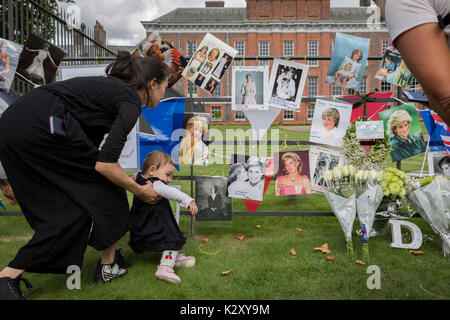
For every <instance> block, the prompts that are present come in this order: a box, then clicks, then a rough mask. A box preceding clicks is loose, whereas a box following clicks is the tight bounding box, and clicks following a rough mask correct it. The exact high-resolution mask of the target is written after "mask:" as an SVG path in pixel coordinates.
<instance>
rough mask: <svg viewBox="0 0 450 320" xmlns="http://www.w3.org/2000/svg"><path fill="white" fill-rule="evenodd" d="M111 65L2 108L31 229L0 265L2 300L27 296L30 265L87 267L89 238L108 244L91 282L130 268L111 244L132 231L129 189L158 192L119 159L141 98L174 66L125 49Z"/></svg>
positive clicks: (10, 163)
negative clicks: (96, 74) (13, 254)
mask: <svg viewBox="0 0 450 320" xmlns="http://www.w3.org/2000/svg"><path fill="white" fill-rule="evenodd" d="M106 73H107V77H81V78H72V79H69V80H66V81H62V82H57V83H53V84H50V85H47V86H42V87H39V88H37V89H34V90H32V91H31V92H30V93H28V94H26V95H25V96H22V97H21V98H19V99H17V100H16V101H15V102H14V103H13V104H12V105H11V106H10V107H9V108H8V109H7V110H6V111H5V112H4V113H3V115H2V117H1V118H0V161H1V163H2V164H3V166H4V168H5V171H6V175H7V178H8V181H9V182H10V184H11V187H12V189H13V191H14V195H15V197H16V199H17V202H18V203H19V205H20V207H21V209H22V212H23V214H24V216H25V218H26V219H27V221H28V223H29V224H30V226H31V227H32V228H33V230H34V232H35V233H34V235H33V237H32V239H31V240H30V241H29V242H28V243H27V244H26V245H25V246H24V247H22V248H21V249H20V250H19V252H18V253H17V255H16V257H15V258H14V259H13V260H12V261H11V262H10V263H9V264H8V266H7V267H6V268H5V269H3V270H2V271H1V272H0V300H1V299H23V296H22V294H21V292H20V288H19V282H20V280H24V279H22V278H21V275H22V273H23V272H24V271H28V272H35V273H66V270H67V267H68V266H71V265H76V266H79V267H80V268H81V266H82V262H83V255H84V252H85V250H86V247H87V245H88V244H89V245H90V246H92V247H94V248H95V249H96V250H102V257H101V259H100V260H99V262H98V264H97V268H96V270H95V274H94V281H95V282H97V281H103V282H107V281H110V280H112V279H114V278H117V277H119V276H122V275H124V274H125V273H126V272H127V268H128V267H129V265H128V263H126V262H125V260H124V258H123V256H122V255H121V253H120V252H119V251H118V250H116V248H115V243H116V242H117V241H118V240H119V239H120V238H122V236H124V235H125V233H126V232H127V231H128V223H129V222H128V219H129V205H128V201H127V196H126V190H128V191H130V192H132V193H133V194H135V195H136V196H137V197H139V198H140V199H141V200H143V201H145V202H148V203H155V202H157V201H158V200H159V197H158V195H157V194H156V193H155V192H154V190H153V188H152V184H151V183H148V184H147V185H145V186H141V185H139V184H137V183H136V182H135V181H134V180H133V179H132V178H131V177H129V176H128V175H127V174H126V172H125V171H124V170H123V169H122V168H121V166H120V165H119V163H118V159H119V156H120V153H121V151H122V149H123V146H124V144H125V141H126V139H127V135H128V133H129V132H130V131H131V129H132V128H133V127H134V125H135V123H136V121H137V119H138V117H139V115H140V113H141V106H142V105H146V106H148V107H150V108H154V107H155V106H156V105H157V104H158V103H159V101H160V100H161V98H162V97H163V96H164V92H165V89H166V87H167V79H168V75H167V72H166V68H165V67H164V65H163V64H162V62H160V61H159V60H157V59H155V58H153V57H145V58H141V57H132V56H131V55H130V54H129V53H128V52H127V51H120V52H119V53H118V55H117V59H116V60H115V61H114V62H113V63H111V64H110V65H109V66H108V67H107V68H106ZM107 133H109V135H108V137H107V138H106V140H105V143H104V144H103V145H102V147H101V149H100V150H99V145H100V143H101V142H102V140H103V138H104V135H105V134H107ZM25 282H26V281H25Z"/></svg>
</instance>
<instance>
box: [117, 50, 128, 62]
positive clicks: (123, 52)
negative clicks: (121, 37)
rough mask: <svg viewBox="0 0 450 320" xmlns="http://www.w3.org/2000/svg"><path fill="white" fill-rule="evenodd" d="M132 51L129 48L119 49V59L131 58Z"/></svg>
mask: <svg viewBox="0 0 450 320" xmlns="http://www.w3.org/2000/svg"><path fill="white" fill-rule="evenodd" d="M130 58H131V53H129V52H128V51H127V50H119V51H117V60H125V59H130Z"/></svg>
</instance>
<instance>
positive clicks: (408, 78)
mask: <svg viewBox="0 0 450 320" xmlns="http://www.w3.org/2000/svg"><path fill="white" fill-rule="evenodd" d="M415 82H416V79H415V78H414V76H413V74H412V72H411V71H410V70H409V69H408V67H407V66H406V63H405V62H404V61H402V63H401V64H400V67H399V68H398V71H397V76H396V77H395V80H394V83H393V84H394V85H395V86H397V87H401V88H403V89H406V90H409V89H411V87H413V86H414V84H415Z"/></svg>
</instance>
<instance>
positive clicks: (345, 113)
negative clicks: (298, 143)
mask: <svg viewBox="0 0 450 320" xmlns="http://www.w3.org/2000/svg"><path fill="white" fill-rule="evenodd" d="M351 114H352V105H351V104H348V103H341V102H336V101H328V100H322V99H317V100H316V105H315V107H314V116H313V120H312V124H311V132H310V136H309V141H310V142H315V143H320V144H326V145H330V146H334V147H342V146H343V145H344V140H343V137H344V136H345V133H346V131H347V128H348V126H349V125H350V117H351Z"/></svg>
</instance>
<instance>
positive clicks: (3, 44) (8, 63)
mask: <svg viewBox="0 0 450 320" xmlns="http://www.w3.org/2000/svg"><path fill="white" fill-rule="evenodd" d="M22 49H23V46H22V45H21V44H18V43H15V42H12V41H8V40H6V39H2V38H0V91H1V92H6V93H8V92H9V89H10V88H11V85H12V83H13V80H14V75H15V73H16V69H17V65H18V64H19V56H20V53H21V51H22Z"/></svg>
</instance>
